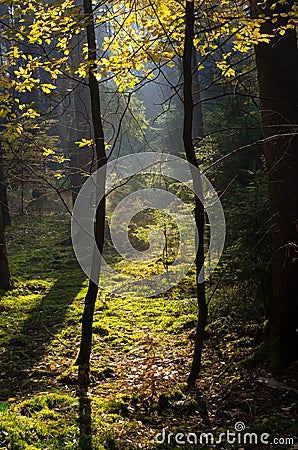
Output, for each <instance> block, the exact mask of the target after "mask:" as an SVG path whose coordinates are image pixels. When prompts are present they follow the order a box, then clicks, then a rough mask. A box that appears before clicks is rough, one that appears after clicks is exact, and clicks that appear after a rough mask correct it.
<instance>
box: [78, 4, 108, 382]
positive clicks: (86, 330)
mask: <svg viewBox="0 0 298 450" xmlns="http://www.w3.org/2000/svg"><path fill="white" fill-rule="evenodd" d="M83 7H84V15H85V21H86V32H87V42H88V60H89V62H90V69H89V90H90V98H91V113H92V123H93V130H94V140H95V149H96V156H97V167H98V168H101V167H105V166H106V163H107V158H106V153H105V144H104V133H103V127H102V120H101V107H100V95H99V87H98V82H97V80H96V78H95V76H94V71H95V70H96V66H95V62H94V61H95V60H96V37H95V27H94V17H93V10H92V0H84V2H83ZM101 183H102V184H101V186H100V187H101V189H104V187H105V183H104V180H101ZM104 226H105V198H103V200H102V201H101V202H100V204H99V206H98V208H97V212H96V218H95V238H96V244H97V247H98V249H99V251H100V253H102V251H103V245H104ZM96 272H97V276H98V279H99V275H100V268H96ZM97 294H98V285H97V283H95V282H94V281H92V280H90V281H89V288H88V292H87V295H86V298H85V306H84V313H83V320H82V337H81V344H80V351H79V355H78V358H77V361H76V363H77V364H78V366H79V374H78V382H79V384H81V385H84V384H88V383H89V372H90V355H91V347H92V326H93V316H94V310H95V303H96V298H97Z"/></svg>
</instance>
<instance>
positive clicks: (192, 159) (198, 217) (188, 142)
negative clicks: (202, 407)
mask: <svg viewBox="0 0 298 450" xmlns="http://www.w3.org/2000/svg"><path fill="white" fill-rule="evenodd" d="M194 20H195V17H194V3H193V2H192V1H186V26H185V41H184V53H183V78H184V84H183V95H184V125H183V142H184V148H185V154H186V158H187V161H188V162H189V163H190V164H192V165H193V166H194V167H196V168H197V169H198V161H197V158H196V154H195V148H194V145H193V114H194V104H193V90H192V83H193V75H192V67H193V64H192V61H193V33H194ZM193 183H194V186H195V188H196V189H197V190H198V191H199V192H202V182H201V179H198V176H197V172H196V171H194V172H193ZM195 221H196V226H197V230H198V238H199V248H198V251H197V255H196V272H197V298H198V309H199V317H198V324H197V330H196V336H195V345H194V354H193V361H192V367H191V371H190V374H189V376H188V380H187V383H188V386H189V387H191V386H193V385H194V384H195V382H196V380H197V378H198V375H199V372H200V369H201V359H202V350H203V343H204V332H205V327H206V322H207V304H206V295H205V283H199V282H198V277H199V273H200V271H201V269H202V267H203V265H204V205H203V204H202V203H201V201H200V199H199V198H197V196H196V198H195Z"/></svg>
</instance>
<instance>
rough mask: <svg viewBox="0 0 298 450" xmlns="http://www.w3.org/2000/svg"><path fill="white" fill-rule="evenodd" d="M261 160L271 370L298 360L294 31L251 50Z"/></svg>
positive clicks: (267, 28) (297, 64) (297, 67)
mask: <svg viewBox="0 0 298 450" xmlns="http://www.w3.org/2000/svg"><path fill="white" fill-rule="evenodd" d="M273 3H275V2H274V1H273V0H269V1H267V2H266V4H265V6H266V9H265V10H264V9H262V10H261V11H258V9H257V7H256V6H255V5H252V14H253V15H254V16H258V14H259V12H260V13H262V14H264V15H266V16H269V17H271V18H272V14H273V13H277V12H283V13H289V11H290V10H291V8H292V7H293V2H288V3H286V4H283V5H280V4H279V3H277V5H276V8H275V9H274V10H271V9H270V7H271V6H272V5H273ZM287 21H288V18H287V17H284V18H281V19H279V21H278V22H277V23H276V22H275V23H274V24H272V22H271V21H268V22H266V23H265V24H264V26H263V30H262V31H263V32H265V33H269V34H271V33H272V32H273V28H275V27H276V26H281V25H286V24H287ZM255 52H256V62H257V72H258V83H259V92H260V99H261V115H262V127H263V134H264V137H265V138H268V140H267V142H266V143H265V146H264V147H265V159H266V165H267V171H268V178H269V196H270V209H271V236H272V269H273V295H272V304H271V311H270V315H269V341H268V342H267V343H269V344H270V345H269V357H270V359H271V362H272V363H274V364H280V363H286V362H287V361H289V360H290V359H292V358H295V357H297V350H298V340H297V332H296V329H297V319H298V134H297V133H298V82H297V74H298V52H297V36H296V33H295V29H292V28H291V29H288V30H287V31H286V32H285V34H284V35H283V36H281V35H279V36H277V37H275V38H274V39H273V40H272V41H271V42H270V43H268V44H267V43H260V44H259V45H257V46H256V48H255Z"/></svg>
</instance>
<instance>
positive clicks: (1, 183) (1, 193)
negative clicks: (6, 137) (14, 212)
mask: <svg viewBox="0 0 298 450" xmlns="http://www.w3.org/2000/svg"><path fill="white" fill-rule="evenodd" d="M0 207H1V208H2V220H3V224H4V227H6V226H7V225H10V215H9V208H8V199H7V189H6V182H5V175H4V162H3V149H2V145H1V142H0Z"/></svg>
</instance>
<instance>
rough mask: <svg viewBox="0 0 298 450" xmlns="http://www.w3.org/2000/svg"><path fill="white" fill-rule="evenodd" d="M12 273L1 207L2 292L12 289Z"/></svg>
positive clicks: (0, 285)
mask: <svg viewBox="0 0 298 450" xmlns="http://www.w3.org/2000/svg"><path fill="white" fill-rule="evenodd" d="M10 287H11V286H10V272H9V266H8V259H7V253H6V239H5V230H4V223H3V214H2V208H1V207H0V290H3V291H8V289H10Z"/></svg>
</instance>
